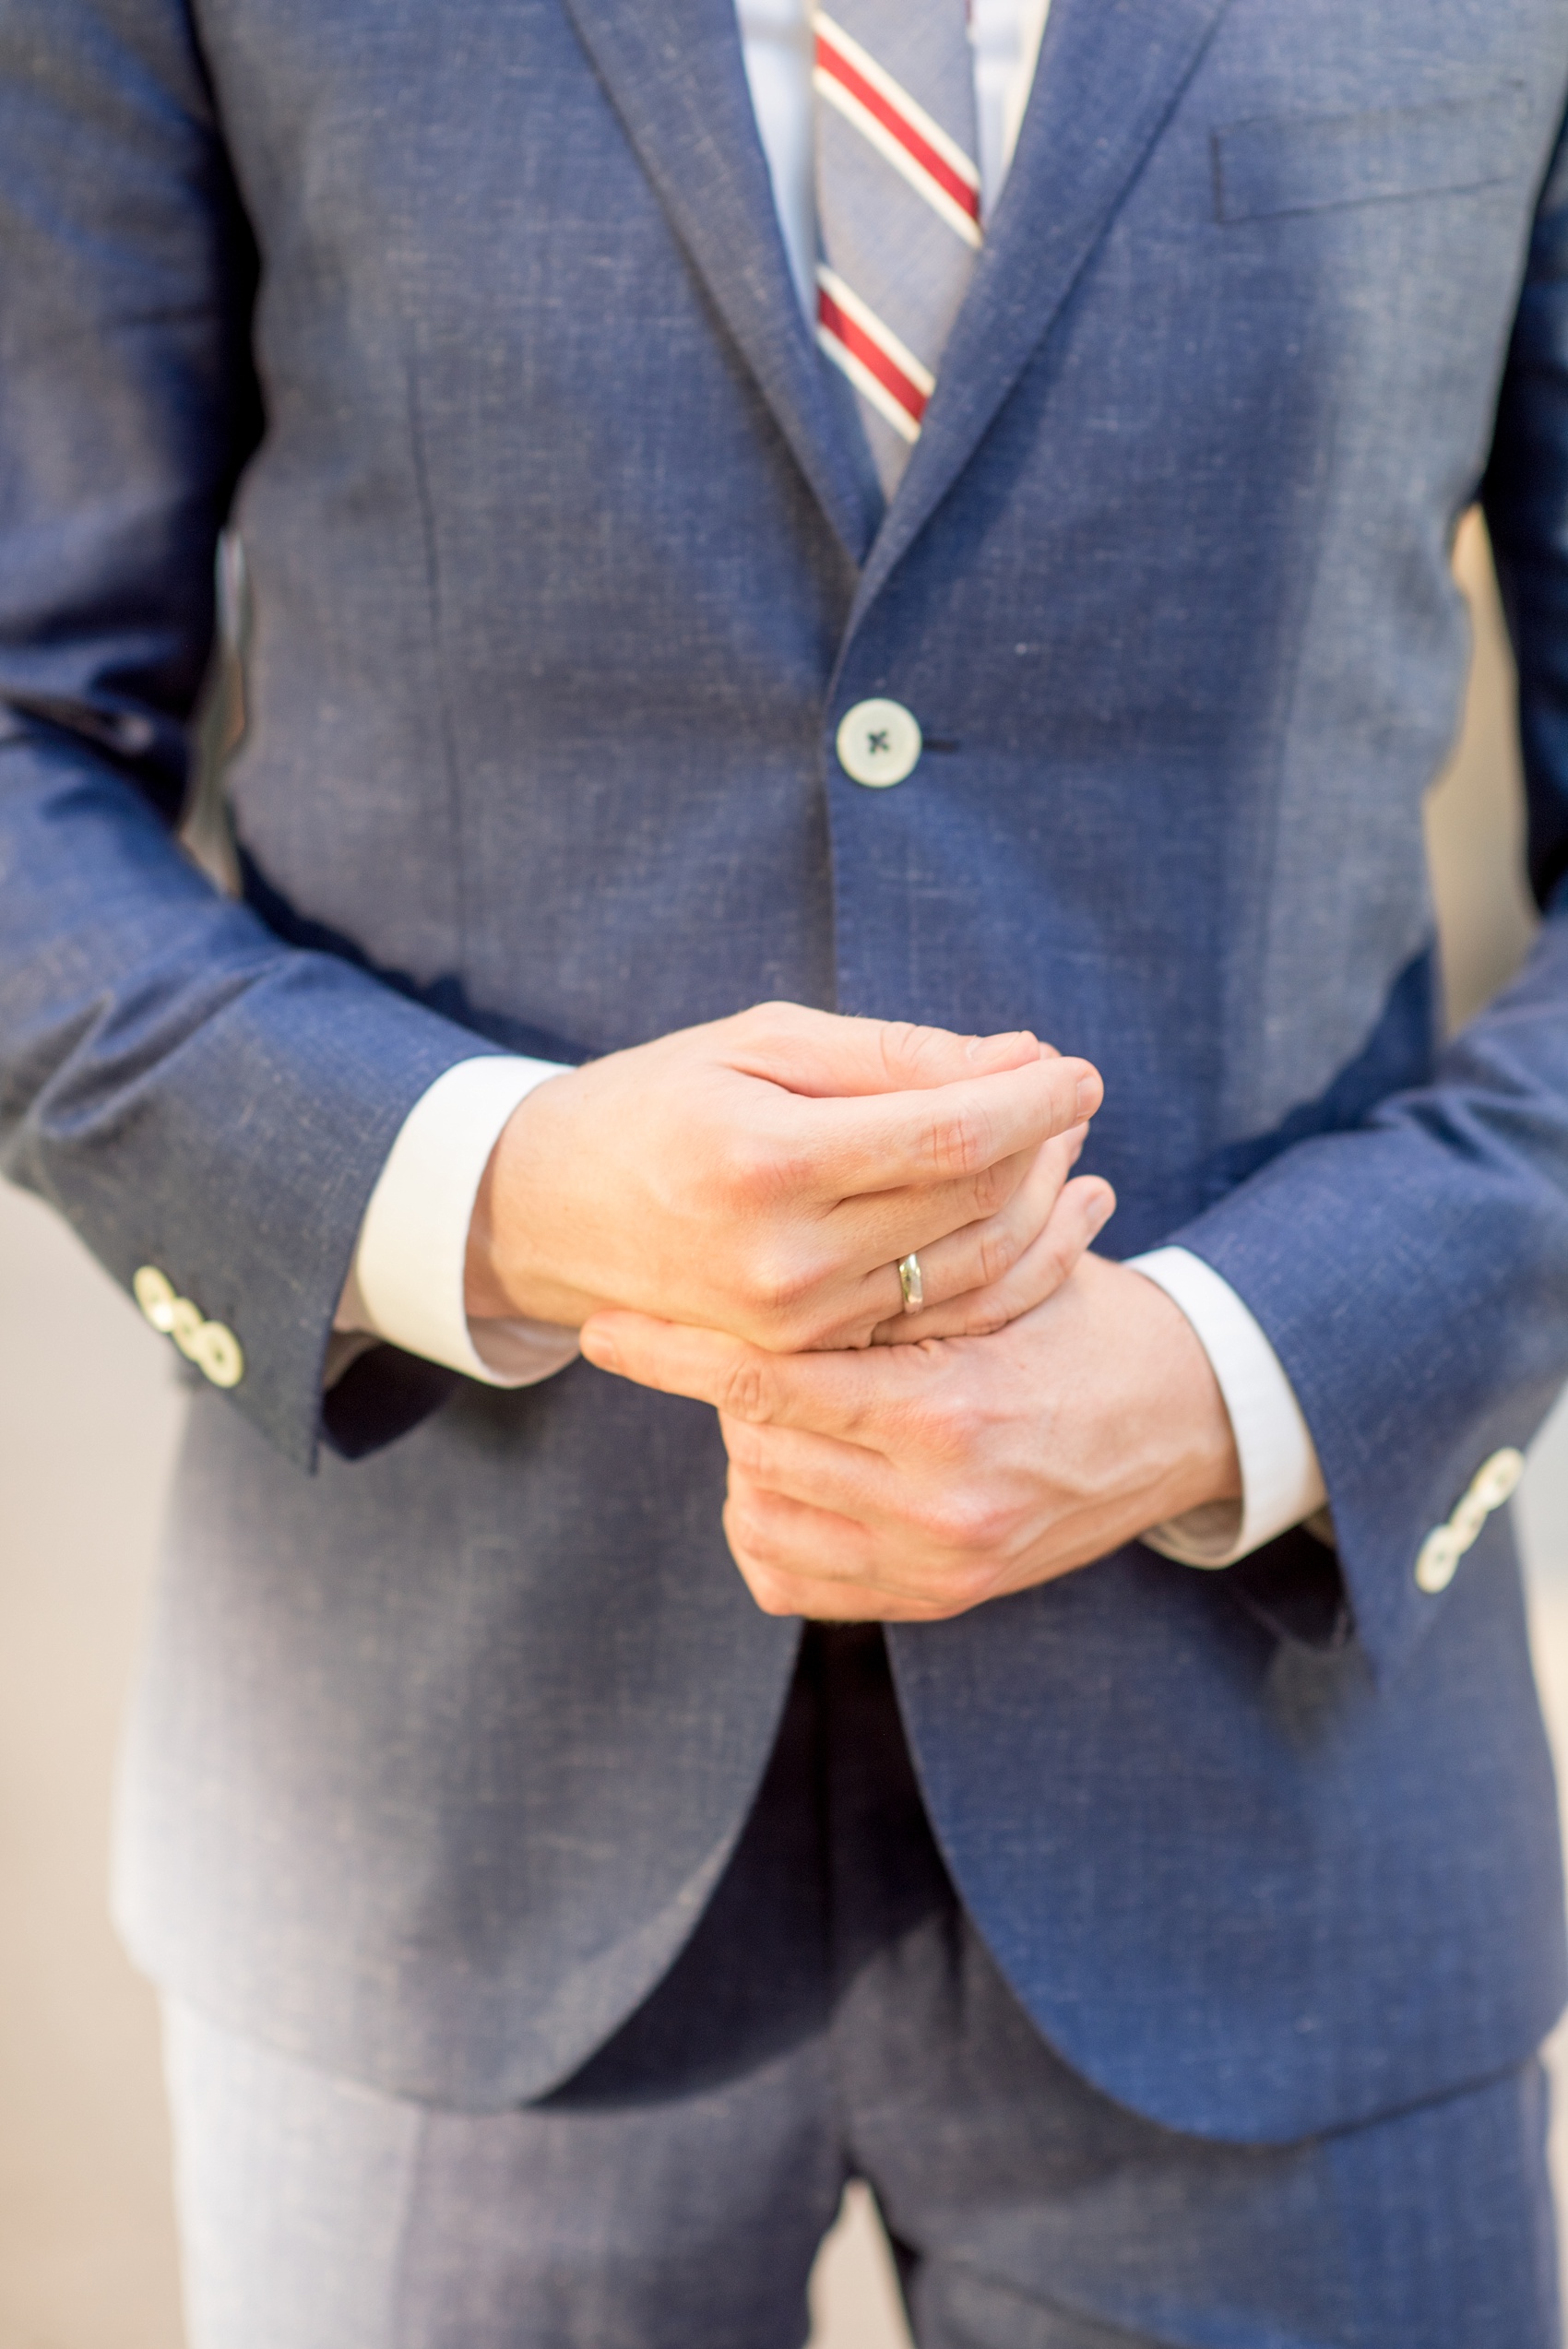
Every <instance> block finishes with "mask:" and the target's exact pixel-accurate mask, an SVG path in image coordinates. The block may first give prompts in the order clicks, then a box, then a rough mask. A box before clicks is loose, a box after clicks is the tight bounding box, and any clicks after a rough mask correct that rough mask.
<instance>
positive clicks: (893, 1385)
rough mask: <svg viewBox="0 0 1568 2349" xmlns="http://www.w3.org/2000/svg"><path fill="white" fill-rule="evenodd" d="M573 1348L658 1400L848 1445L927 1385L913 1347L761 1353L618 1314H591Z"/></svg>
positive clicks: (721, 1337) (718, 1335) (720, 1336)
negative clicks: (706, 1406) (701, 1406)
mask: <svg viewBox="0 0 1568 2349" xmlns="http://www.w3.org/2000/svg"><path fill="white" fill-rule="evenodd" d="M581 1342H582V1349H583V1352H584V1354H585V1355H586V1357H587V1358H588V1360H589V1361H590V1362H592V1363H594V1364H595V1365H596V1366H597V1368H599V1369H600V1370H609V1371H612V1372H613V1373H614V1374H615V1376H617V1377H619V1378H624V1379H631V1380H633V1381H635V1382H636V1384H637V1385H639V1386H647V1387H653V1388H656V1389H657V1390H658V1391H659V1393H660V1394H684V1395H689V1396H691V1397H692V1398H693V1400H694V1401H696V1402H699V1403H711V1404H713V1405H714V1406H716V1407H717V1408H718V1409H719V1410H720V1411H726V1412H728V1413H730V1415H731V1417H732V1418H737V1419H746V1420H751V1421H754V1422H755V1423H756V1424H758V1425H761V1426H779V1427H801V1428H815V1429H817V1430H820V1431H821V1432H823V1433H825V1434H832V1435H840V1436H843V1437H846V1438H848V1439H850V1440H858V1437H859V1434H860V1431H861V1430H862V1429H864V1428H866V1427H868V1426H870V1425H873V1424H879V1415H880V1414H881V1413H882V1412H884V1411H885V1410H887V1409H888V1408H890V1407H898V1406H900V1405H901V1404H902V1403H905V1402H907V1401H909V1399H912V1398H913V1397H915V1396H916V1395H918V1394H919V1393H920V1392H921V1390H922V1389H923V1388H924V1387H925V1386H927V1385H928V1384H929V1382H930V1377H931V1368H930V1366H929V1365H927V1364H926V1363H925V1362H923V1361H922V1359H921V1355H920V1350H919V1348H918V1347H900V1348H899V1349H898V1350H897V1354H893V1353H887V1352H884V1353H881V1354H878V1355H875V1356H873V1355H872V1354H870V1353H869V1352H866V1351H864V1350H861V1351H859V1352H845V1353H837V1354H826V1353H824V1354H769V1353H766V1352H765V1351H764V1349H763V1348H762V1347H760V1346H751V1345H748V1344H747V1342H746V1341H745V1339H744V1338H739V1337H730V1336H727V1335H725V1334H724V1333H723V1332H722V1331H720V1330H701V1329H693V1328H689V1327H687V1326H686V1325H685V1324H684V1323H680V1322H659V1321H655V1320H653V1319H652V1318H651V1317H650V1316H649V1315H647V1314H646V1313H631V1312H625V1311H614V1312H603V1313H594V1314H592V1315H590V1317H589V1318H588V1321H586V1322H585V1323H583V1327H582V1334H581Z"/></svg>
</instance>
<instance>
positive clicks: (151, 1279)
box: [131, 1264, 175, 1337]
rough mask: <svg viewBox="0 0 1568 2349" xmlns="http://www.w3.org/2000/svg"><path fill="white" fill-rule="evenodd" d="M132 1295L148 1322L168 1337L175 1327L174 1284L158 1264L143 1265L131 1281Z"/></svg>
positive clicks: (162, 1335) (160, 1333)
mask: <svg viewBox="0 0 1568 2349" xmlns="http://www.w3.org/2000/svg"><path fill="white" fill-rule="evenodd" d="M131 1293H132V1295H133V1296H134V1297H135V1299H136V1300H137V1304H138V1305H139V1306H140V1307H141V1310H142V1311H143V1312H144V1313H145V1314H146V1315H147V1318H148V1321H149V1322H150V1323H152V1326H153V1328H154V1329H155V1330H157V1332H158V1333H159V1335H160V1336H161V1337H167V1336H168V1335H169V1333H170V1331H171V1330H172V1327H173V1325H174V1301H175V1300H174V1284H173V1282H172V1280H171V1279H170V1278H169V1277H168V1275H167V1274H165V1273H160V1271H159V1269H158V1267H157V1265H156V1264H143V1265H142V1266H141V1267H140V1269H139V1270H138V1271H137V1273H136V1274H135V1275H134V1276H133V1278H132V1281H131Z"/></svg>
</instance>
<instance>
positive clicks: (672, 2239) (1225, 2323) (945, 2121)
mask: <svg viewBox="0 0 1568 2349" xmlns="http://www.w3.org/2000/svg"><path fill="white" fill-rule="evenodd" d="M168 2037H169V2054H170V2080H171V2085H172V2090H173V2116H174V2128H175V2144H176V2151H177V2172H178V2179H179V2208H180V2215H181V2232H182V2236H183V2241H184V2252H185V2268H186V2280H187V2298H188V2306H189V2315H190V2327H189V2331H190V2349H274V2344H275V2343H279V2342H287V2343H288V2344H289V2349H386V2345H387V2344H390V2343H396V2349H436V2344H439V2345H440V2349H737V2344H741V2343H743V2344H744V2349H799V2344H800V2343H802V2341H803V2340H804V2338H805V2334H806V2331H807V2324H806V2307H805V2302H806V2278H807V2274H808V2272H809V2270H810V2267H811V2263H812V2259H813V2255H814V2252H815V2250H816V2248H817V2245H818V2243H819V2241H820V2240H821V2237H822V2236H823V2235H824V2234H825V2232H826V2228H827V2226H828V2224H829V2223H830V2222H831V2220H832V2217H833V2214H834V2212H835V2210H836V2208H837V2202H838V2198H839V2193H840V2189H841V2188H842V2185H843V2182H844V2180H845V2179H846V2178H847V2177H851V2176H859V2177H863V2178H866V2179H868V2180H869V2181H870V2183H871V2184H872V2185H873V2187H874V2189H875V2191H876V2195H877V2199H878V2201H879V2202H880V2204H881V2207H882V2210H883V2213H884V2214H885V2219H886V2222H887V2224H888V2227H889V2229H890V2231H891V2236H892V2240H893V2244H894V2248H895V2256H896V2258H897V2262H898V2268H899V2272H900V2275H901V2278H902V2282H903V2285H904V2291H905V2295H906V2299H907V2302H908V2306H909V2313H910V2316H911V2318H912V2320H913V2325H914V2331H915V2337H916V2339H917V2340H918V2341H919V2343H921V2349H1137V2344H1140V2343H1143V2344H1146V2349H1155V2345H1156V2344H1159V2349H1492V2344H1494V2343H1495V2344H1497V2349H1503V2344H1504V2343H1505V2344H1506V2349H1560V2343H1561V2340H1562V2332H1561V2328H1560V2325H1559V2322H1558V2308H1557V2290H1556V2273H1555V2260H1554V2244H1553V2239H1552V2209H1551V2189H1550V2180H1549V2177H1548V2173H1547V2164H1546V2118H1547V2113H1546V2087H1545V2081H1544V2078H1543V2076H1542V2073H1541V2069H1540V2065H1539V2063H1538V2062H1537V2061H1533V2060H1532V2061H1531V2062H1529V2063H1528V2064H1526V2065H1525V2066H1524V2067H1522V2068H1521V2069H1520V2070H1516V2071H1513V2072H1508V2073H1504V2074H1503V2075H1502V2076H1501V2077H1500V2078H1498V2079H1495V2080H1490V2081H1486V2082H1481V2083H1479V2084H1478V2085H1476V2086H1474V2087H1472V2088H1469V2089H1467V2090H1465V2091H1463V2092H1462V2093H1460V2094H1457V2095H1454V2096H1449V2097H1445V2098H1442V2099H1439V2100H1436V2101H1434V2102H1431V2103H1428V2104H1425V2105H1419V2106H1414V2107H1410V2108H1407V2109H1406V2110H1404V2111H1402V2112H1399V2113H1396V2114H1393V2115H1391V2116H1388V2117H1386V2118H1379V2119H1377V2120H1375V2121H1372V2122H1367V2123H1363V2124H1362V2125H1361V2126H1360V2128H1357V2129H1351V2130H1342V2131H1339V2132H1337V2133H1336V2134H1334V2135H1332V2136H1327V2137H1318V2138H1309V2139H1307V2140H1305V2141H1302V2142H1301V2143H1298V2144H1293V2145H1287V2146H1280V2147H1267V2148H1262V2149H1260V2148H1257V2147H1253V2146H1246V2147H1237V2146H1229V2145H1213V2144H1207V2143H1205V2142H1203V2141H1199V2140H1195V2139H1194V2138H1191V2137H1182V2136H1180V2135H1177V2134H1176V2133H1174V2132H1173V2131H1171V2130H1163V2129H1160V2128H1158V2126H1157V2125H1156V2124H1155V2123H1153V2122H1151V2121H1147V2120H1141V2119H1138V2118H1135V2117H1134V2115H1133V2114H1131V2113H1129V2112H1127V2111H1126V2110H1125V2109H1124V2108H1123V2107H1122V2106H1117V2105H1114V2104H1112V2103H1111V2101H1110V2100H1109V2099H1108V2098H1107V2097H1105V2096H1102V2095H1100V2094H1098V2093H1097V2092H1096V2091H1095V2090H1093V2089H1091V2088H1088V2087H1087V2086H1086V2085H1085V2083H1084V2082H1083V2081H1082V2080H1080V2079H1079V2078H1078V2077H1077V2075H1076V2074H1075V2072H1073V2071H1072V2070H1069V2069H1068V2067H1067V2066H1066V2065H1064V2064H1063V2062H1062V2061H1061V2059H1060V2058H1058V2057H1056V2056H1055V2055H1053V2054H1052V2053H1051V2050H1050V2049H1049V2048H1048V2047H1046V2046H1044V2045H1043V2044H1042V2042H1041V2041H1040V2039H1039V2036H1038V2035H1037V2034H1036V2033H1035V2031H1034V2029H1033V2027H1032V2025H1031V2024H1030V2023H1029V2021H1028V2017H1027V2016H1026V2015H1025V2014H1024V2013H1023V2011H1022V2010H1021V2009H1020V2008H1019V2006H1018V2004H1017V2001H1016V1999H1014V1997H1013V1995H1012V1993H1011V1992H1010V1990H1009V1989H1008V1987H1007V1986H1006V1984H1005V1983H1004V1980H1003V1979H1002V1977H1001V1975H999V1974H998V1972H997V1969H996V1966H995V1964H994V1963H993V1962H992V1959H991V1957H990V1956H989V1955H988V1953H987V1952H986V1950H985V1948H984V1945H983V1944H982V1943H981V1941H980V1939H979V1937H978V1935H977V1934H976V1932H975V1929H974V1927H973V1925H972V1924H971V1923H970V1921H969V1919H968V1917H967V1916H965V1915H964V1913H963V1910H962V1908H961V1907H960V1905H959V1904H958V1902H957V1899H956V1895H955V1892H954V1890H953V1885H952V1882H951V1880H950V1879H949V1878H948V1876H947V1874H946V1871H945V1870H944V1868H943V1866H942V1862H941V1860H940V1858H939V1857H938V1855H937V1853H936V1851H935V1849H934V1847H933V1845H932V1841H931V1835H930V1832H929V1830H928V1828H927V1825H926V1821H925V1819H924V1817H923V1815H922V1810H921V1797H920V1791H919V1788H918V1786H917V1785H916V1783H915V1780H914V1776H913V1773H912V1772H911V1770H910V1767H909V1754H908V1750H907V1748H906V1746H905V1743H904V1739H903V1737H902V1734H901V1730H900V1726H899V1721H898V1714H897V1705H896V1702H895V1700H894V1696H893V1691H892V1689H891V1686H890V1684H889V1680H888V1676H887V1667H886V1658H885V1652H884V1650H883V1646H882V1642H881V1639H880V1637H879V1635H878V1634H877V1632H876V1631H875V1630H874V1628H872V1629H867V1628H866V1627H861V1628H859V1629H856V1630H854V1631H844V1630H836V1631H830V1632H828V1633H827V1634H826V1637H824V1636H823V1635H822V1634H821V1633H820V1632H814V1633H813V1634H811V1635H810V1636H808V1639H807V1641H806V1643H805V1644H804V1646H803V1648H802V1655H801V1660H800V1667H799V1669H798V1671H797V1675H796V1679H795V1683H794V1686H793V1688H792V1690H791V1691H790V1701H789V1703H788V1705H787V1707H786V1710H785V1714H784V1720H783V1725H782V1728H781V1732H780V1735H779V1738H778V1745H777V1746H776V1748H775V1750H774V1754H773V1757H772V1760H771V1762H770V1763H769V1766H768V1770H767V1774H766V1777H765V1779H764V1782H763V1785H762V1790H761V1793H760V1794H759V1796H758V1798H757V1801H756V1804H755V1806H754V1809H753V1810H752V1813H751V1816H750V1817H749V1819H748V1820H747V1821H746V1826H745V1829H744V1832H743V1833H742V1838H741V1841H740V1844H739V1845H738V1846H737V1848H736V1851H735V1853H734V1856H733V1857H732V1859H731V1863H730V1866H729V1868H728V1869H726V1871H725V1874H724V1877H723V1880H722V1881H721V1882H720V1884H719V1888H718V1890H717V1892H715V1894H714V1897H713V1900H712V1901H711V1902H710V1904H709V1905H708V1907H707V1911H706V1912H705V1914H704V1916H703V1919H702V1922H701V1924H700V1925H699V1927H698V1928H697V1930H696V1933H695V1935H694V1937H693V1939H692V1940H691V1942H690V1943H689V1944H688V1945H687V1947H686V1949H685V1950H684V1951H683V1952H682V1955H681V1958H680V1960H679V1962H678V1963H677V1964H676V1965H675V1966H674V1967H673V1968H672V1969H671V1972H670V1973H669V1974H668V1975H666V1976H665V1978H664V1980H663V1981H662V1982H661V1983H660V1984H659V1987H658V1988H657V1989H656V1990H655V1992H654V1993H653V1995H652V1997H651V1998H650V1999H648V2000H647V2003H646V2004H645V2005H644V2006H642V2007H640V2008H639V2009H638V2010H637V2011H636V2014H635V2015H633V2016H632V2017H631V2019H630V2021H629V2022H628V2023H627V2024H626V2025H625V2027H624V2029H623V2030H622V2031H620V2032H618V2033H617V2034H616V2035H615V2037H614V2038H613V2039H612V2040H611V2042H610V2043H609V2045H608V2046H605V2047H603V2048H601V2049H600V2051H599V2053H598V2054H597V2055H596V2056H595V2057H594V2058H593V2059H592V2060H591V2061H590V2062H589V2063H588V2065H587V2066H586V2067H585V2069H584V2070H582V2071H581V2072H579V2073H578V2074H576V2077H575V2078H574V2079H572V2080H570V2081H568V2082H566V2083H565V2084H564V2087H563V2088H562V2089H560V2090H559V2091H558V2092H557V2093H556V2094H554V2095H553V2096H551V2097H549V2098H547V2099H545V2100H544V2101H543V2102H541V2103H540V2104H537V2105H533V2106H524V2107H522V2108H520V2109H519V2110H517V2111H514V2112H505V2113H483V2114H475V2113H462V2112H454V2111H452V2110H451V2109H450V2108H449V2107H446V2108H442V2107H432V2106H428V2105H420V2104H416V2103H412V2102H410V2101H408V2100H406V2099H401V2098H397V2097H390V2096H386V2095H384V2094H376V2093H374V2091H372V2090H370V2089H367V2088H365V2087H363V2086H362V2085H361V2084H360V2083H358V2082H351V2081H347V2080H344V2079H342V2078H340V2077H339V2076H335V2075H333V2074H332V2073H329V2072H327V2071H324V2070H319V2069H316V2068H315V2067H312V2066H309V2065H303V2064H300V2063H298V2062H295V2061H293V2060H291V2058H287V2057H282V2056H279V2055H278V2054H277V2053H275V2052H274V2051H273V2050H271V2049H268V2048H265V2047H262V2046H257V2045H256V2044H255V2043H254V2042H252V2041H247V2040H244V2039H243V2038H241V2037H238V2036H236V2035H233V2034H232V2033H228V2032H225V2031H223V2030H221V2029H217V2028H214V2027H213V2026H212V2025H211V2024H210V2023H207V2022H206V2021H205V2020H204V2019H203V2018H201V2017H200V2016H198V2015H196V2014H195V2013H193V2012H192V2011H190V2010H189V2009H185V2008H179V2007H176V2008H174V2009H172V2011H171V2012H170V2014H169V2018H168Z"/></svg>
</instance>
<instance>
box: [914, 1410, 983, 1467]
mask: <svg viewBox="0 0 1568 2349" xmlns="http://www.w3.org/2000/svg"><path fill="white" fill-rule="evenodd" d="M920 1418H921V1423H922V1424H921V1435H922V1438H923V1440H924V1441H925V1442H926V1443H927V1444H928V1445H929V1446H930V1448H931V1450H932V1453H934V1454H935V1456H936V1457H937V1458H938V1459H940V1460H960V1461H961V1460H967V1459H968V1456H969V1454H970V1453H972V1452H973V1451H974V1449H975V1446H976V1445H977V1443H978V1442H979V1441H980V1413H979V1412H978V1411H977V1410H976V1409H975V1407H974V1406H973V1405H972V1404H970V1403H968V1402H967V1401H965V1400H964V1399H963V1398H962V1397H960V1396H958V1395H951V1394H949V1395H943V1396H942V1397H940V1398H939V1399H938V1398H932V1400H930V1401H929V1402H928V1403H927V1405H926V1407H925V1409H924V1410H923V1411H922V1412H921V1414H920Z"/></svg>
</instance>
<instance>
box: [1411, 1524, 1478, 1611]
mask: <svg viewBox="0 0 1568 2349" xmlns="http://www.w3.org/2000/svg"><path fill="white" fill-rule="evenodd" d="M1465 1548H1466V1545H1465V1542H1464V1540H1463V1539H1462V1537H1461V1536H1460V1535H1458V1534H1457V1533H1456V1532H1455V1529H1454V1527H1453V1526H1452V1525H1438V1526H1436V1527H1435V1528H1434V1529H1433V1531H1432V1532H1431V1533H1430V1534H1429V1535H1428V1536H1427V1537H1426V1539H1425V1541H1424V1542H1422V1544H1421V1554H1420V1557H1419V1558H1418V1559H1417V1560H1416V1581H1417V1584H1419V1585H1420V1588H1421V1589H1422V1590H1424V1591H1425V1592H1427V1593H1428V1594H1429V1596H1431V1597H1433V1598H1435V1597H1436V1596H1437V1594H1438V1592H1439V1591H1445V1590H1446V1589H1447V1588H1448V1585H1449V1584H1450V1583H1451V1582H1452V1581H1453V1580H1454V1576H1455V1572H1456V1571H1457V1569H1458V1564H1459V1560H1460V1559H1461V1558H1462V1557H1463V1556H1464V1554H1465Z"/></svg>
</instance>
